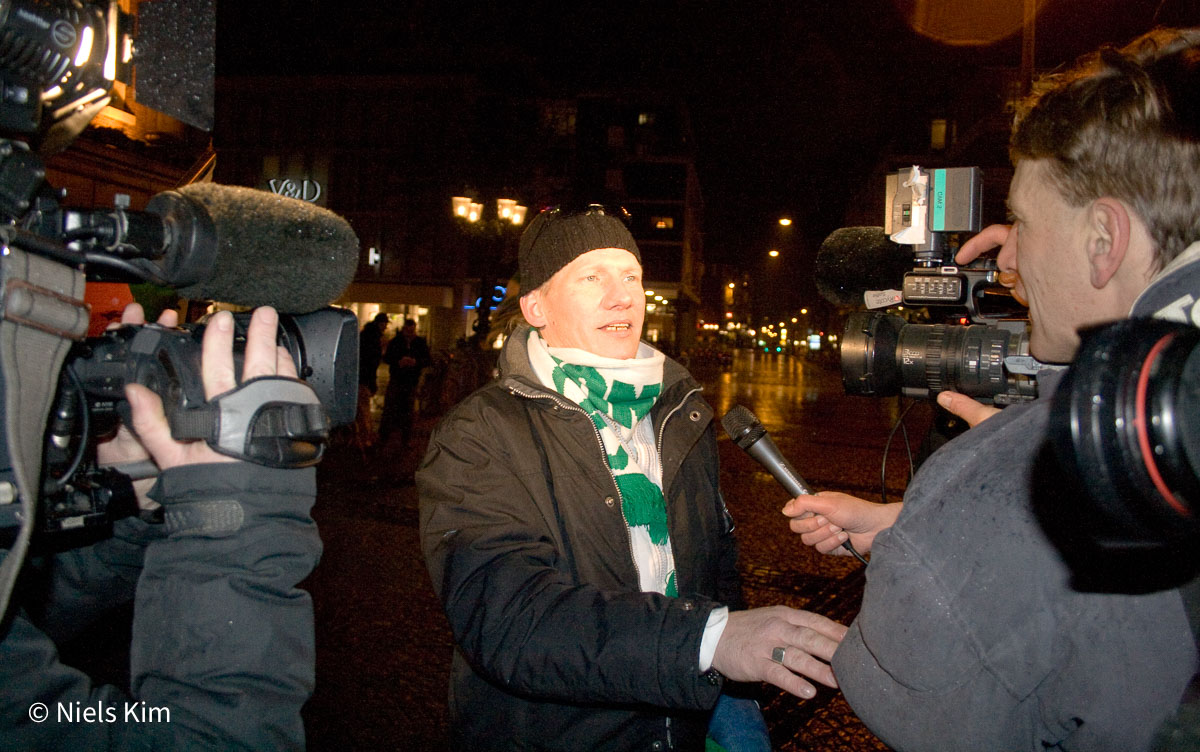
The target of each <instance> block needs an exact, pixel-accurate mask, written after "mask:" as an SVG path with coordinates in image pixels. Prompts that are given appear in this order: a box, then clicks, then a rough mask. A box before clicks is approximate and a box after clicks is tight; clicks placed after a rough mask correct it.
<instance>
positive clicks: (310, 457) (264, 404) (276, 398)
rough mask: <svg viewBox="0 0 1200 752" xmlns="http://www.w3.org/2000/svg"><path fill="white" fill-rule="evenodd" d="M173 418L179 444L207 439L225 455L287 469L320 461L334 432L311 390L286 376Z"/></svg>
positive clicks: (246, 386)
mask: <svg viewBox="0 0 1200 752" xmlns="http://www.w3.org/2000/svg"><path fill="white" fill-rule="evenodd" d="M168 419H169V421H170V424H171V435H172V436H174V437H175V438H176V439H178V440H187V439H203V440H204V441H205V442H206V443H207V444H208V445H209V446H210V447H212V448H213V449H214V450H215V451H217V452H220V453H221V454H225V455H228V456H230V457H236V458H238V459H240V460H245V461H247V462H253V463H255V464H258V465H266V466H267V467H282V468H298V467H308V466H309V465H315V464H316V463H317V462H319V461H320V459H321V456H322V455H323V454H324V451H325V444H326V441H327V440H328V438H329V429H330V421H329V416H328V414H327V413H326V411H325V408H324V407H323V406H322V405H321V401H320V399H318V398H317V393H316V392H314V391H313V389H312V387H310V386H309V385H308V384H306V383H304V382H303V381H300V380H299V379H291V378H286V377H283V376H260V377H258V378H254V379H250V380H249V381H246V382H244V383H243V384H242V385H241V386H238V387H237V388H236V389H232V390H230V391H228V392H225V393H224V394H220V395H217V396H216V397H213V398H212V399H210V400H208V401H207V402H205V403H203V404H201V405H198V406H197V407H192V408H184V409H180V410H175V411H174V412H173V413H172V414H171V415H169V416H168Z"/></svg>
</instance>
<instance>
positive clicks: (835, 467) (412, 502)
mask: <svg viewBox="0 0 1200 752" xmlns="http://www.w3.org/2000/svg"><path fill="white" fill-rule="evenodd" d="M835 358H836V356H829V357H827V359H825V360H821V361H817V360H804V359H803V358H794V357H786V356H781V355H768V354H764V353H755V352H750V351H739V352H738V353H736V355H735V357H734V359H733V362H732V365H731V367H727V368H726V369H725V370H721V369H720V368H717V367H713V368H711V369H704V370H699V369H698V370H697V371H696V374H695V375H696V377H697V378H698V379H700V380H701V382H702V384H703V385H704V394H705V396H706V398H707V399H708V400H709V402H710V403H711V404H712V405H713V408H714V410H715V413H716V417H717V426H716V429H717V435H718V439H719V447H720V458H721V482H722V490H723V493H724V495H725V499H726V502H727V503H728V505H729V509H730V512H731V514H732V515H733V517H734V520H735V522H736V524H737V526H738V537H739V540H740V542H741V558H740V569H741V571H742V574H743V580H744V584H745V591H746V597H747V600H748V602H749V605H750V606H766V605H773V604H778V603H783V604H787V605H790V606H795V607H798V608H806V609H808V610H811V611H815V612H818V613H822V614H825V615H827V616H830V617H831V618H834V619H837V620H839V621H842V622H846V623H848V622H849V621H850V620H851V619H853V616H854V614H855V613H857V610H858V606H859V602H860V599H861V595H862V587H863V582H864V577H863V571H864V567H863V565H861V564H860V563H858V562H857V561H856V560H855V559H853V558H850V557H829V556H822V555H820V554H816V553H814V552H812V551H810V550H808V549H807V548H806V547H805V546H803V545H802V544H801V543H800V541H799V539H798V537H797V536H795V535H794V534H793V533H791V532H790V530H789V529H788V527H787V524H786V520H785V518H784V517H783V515H782V514H781V513H780V509H781V508H782V506H783V504H784V502H786V501H787V498H786V493H784V492H783V491H782V490H781V488H780V487H779V486H778V485H777V484H776V483H775V481H774V479H772V478H771V476H770V475H769V474H767V472H766V471H765V470H763V469H762V468H761V466H759V465H758V463H756V462H755V461H754V460H752V459H751V458H750V457H749V456H747V455H746V454H745V453H744V452H743V451H742V450H741V449H739V448H738V447H737V446H736V445H735V444H734V443H733V442H732V441H730V440H729V438H728V436H726V434H725V432H724V430H723V429H722V428H721V426H720V417H721V416H723V415H724V414H725V413H726V412H727V411H728V410H729V408H730V407H732V406H733V405H742V406H744V407H746V408H748V409H749V410H751V411H752V412H753V413H754V414H755V415H756V416H757V417H758V418H759V420H761V421H762V423H763V425H764V426H765V427H766V429H767V430H768V431H769V432H770V434H771V436H772V438H773V439H774V441H775V443H776V444H777V445H778V446H779V448H780V451H781V452H782V453H783V455H784V456H785V457H786V458H787V459H788V460H789V461H790V462H791V464H792V465H793V466H794V467H795V469H796V470H797V472H799V474H800V475H802V476H803V477H804V478H805V479H806V480H807V481H808V483H809V485H811V486H812V487H813V488H814V489H817V490H839V491H846V492H848V493H853V494H855V495H858V496H862V497H864V498H868V499H872V500H879V499H880V497H881V485H880V483H881V461H882V459H883V453H884V446H885V444H886V443H887V441H888V436H889V433H890V432H891V430H892V427H893V425H894V423H895V420H896V417H897V415H898V414H899V408H898V406H897V400H896V399H894V398H893V399H873V398H863V397H847V396H846V395H845V394H844V392H843V390H842V385H841V375H840V371H839V370H838V366H837V362H836V359H835ZM930 413H931V410H930V406H929V405H928V404H926V403H918V404H916V405H915V406H914V408H913V409H912V410H911V411H910V413H909V414H908V416H907V417H906V419H905V424H906V430H907V437H908V441H909V444H910V445H911V448H912V451H913V452H914V453H915V452H916V451H917V449H918V446H917V445H918V444H920V442H921V441H922V438H923V436H924V434H925V432H926V429H927V427H928V424H929V420H930ZM433 422H434V419H428V420H425V421H422V422H421V423H419V424H418V427H417V430H418V436H417V437H416V438H417V439H418V441H416V442H414V443H415V444H418V445H419V446H421V447H423V445H424V441H425V439H426V437H427V435H428V431H429V430H430V428H431V427H432V424H433ZM420 452H421V449H419V448H412V449H409V450H404V449H403V448H401V447H398V446H393V447H389V448H387V449H386V450H384V451H383V452H381V453H379V454H377V455H373V456H369V455H365V454H362V453H361V452H359V451H358V450H354V449H351V448H348V447H341V448H338V449H336V450H335V451H332V452H331V454H330V456H329V457H328V458H327V459H326V461H325V462H324V463H322V465H321V466H320V469H319V473H318V478H319V483H320V495H319V497H318V502H317V508H316V511H315V512H314V516H315V517H316V518H317V521H318V523H319V524H320V526H321V533H322V538H323V539H324V541H325V555H324V557H323V559H322V562H321V564H320V566H319V567H318V568H317V571H316V572H315V573H314V574H313V576H312V577H311V578H310V579H309V580H308V582H307V584H306V586H307V587H308V588H309V589H310V591H311V592H312V593H313V596H314V601H315V603H316V614H317V640H318V658H317V661H318V665H317V690H316V694H315V695H314V697H313V699H312V700H311V701H310V702H309V704H308V706H307V707H306V708H305V721H306V728H307V729H308V734H309V747H310V748H311V749H314V750H322V749H337V750H339V752H344V750H356V749H364V750H365V749H381V748H382V749H388V748H398V747H399V748H403V749H413V750H418V749H442V748H444V738H445V724H446V687H447V677H448V674H449V662H450V654H451V651H452V641H451V637H450V633H449V629H448V627H447V624H446V620H445V618H444V616H443V615H442V613H441V610H440V606H439V605H438V603H437V602H436V600H435V598H434V595H433V590H432V588H431V586H430V584H429V579H428V575H427V574H426V572H425V568H424V563H423V561H422V559H421V553H420V550H419V548H418V545H417V498H416V490H415V488H414V487H413V485H412V473H413V471H414V470H415V468H416V465H417V463H418V461H419V459H420V457H419V455H420ZM908 472H909V466H908V460H907V458H906V457H905V450H904V438H903V434H902V432H900V431H897V432H896V435H895V438H894V439H893V441H892V446H891V450H890V451H889V461H888V464H887V468H886V493H887V497H888V498H889V499H891V500H895V499H898V498H899V497H900V495H901V494H902V493H903V489H904V486H905V484H906V482H907V478H908ZM761 702H762V704H763V709H764V714H765V716H766V718H767V721H768V725H769V727H770V730H771V737H772V742H773V744H774V746H775V748H776V749H778V750H822V751H823V750H845V751H846V752H859V751H860V750H861V751H865V750H886V749H887V748H886V747H885V746H884V745H883V744H882V743H881V742H879V741H878V740H877V739H875V737H874V736H872V735H871V734H870V732H869V731H867V730H866V729H865V728H864V727H863V726H862V724H861V723H860V722H859V721H858V720H857V719H856V718H855V717H854V714H853V712H852V711H851V710H850V708H849V706H848V705H847V704H846V703H845V701H844V700H843V699H842V696H841V693H839V692H836V691H832V690H829V689H825V688H821V689H820V690H819V692H818V695H817V697H816V698H814V699H812V700H808V701H803V700H800V699H798V698H795V697H792V696H790V695H784V694H783V693H781V692H779V691H776V690H773V689H770V688H765V687H764V689H763V693H762V696H761Z"/></svg>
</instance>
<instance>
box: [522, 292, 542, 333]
mask: <svg viewBox="0 0 1200 752" xmlns="http://www.w3.org/2000/svg"><path fill="white" fill-rule="evenodd" d="M520 302H521V313H522V314H523V315H524V316H525V320H526V321H528V322H529V325H530V326H532V327H533V328H534V329H541V328H542V327H543V326H545V325H546V314H545V312H544V311H542V298H541V295H540V294H539V291H538V290H530V291H529V292H527V293H525V294H524V295H522V296H521V298H520Z"/></svg>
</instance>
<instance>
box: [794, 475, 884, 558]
mask: <svg viewBox="0 0 1200 752" xmlns="http://www.w3.org/2000/svg"><path fill="white" fill-rule="evenodd" d="M901 507H903V504H900V503H895V504H876V503H874V502H870V501H867V500H866V499H860V498H858V497H857V496H851V495H849V494H844V493H839V492H837V491H822V492H820V493H816V494H804V495H801V496H797V497H796V498H794V499H792V500H791V501H789V502H788V503H787V504H785V505H784V507H783V513H784V514H785V515H787V516H788V517H791V518H792V519H791V521H790V522H788V527H790V528H791V529H792V532H795V533H800V540H801V541H803V542H804V544H805V545H808V546H812V547H813V548H815V549H817V550H818V551H820V552H821V553H823V554H832V555H834V556H850V555H851V554H850V552H849V551H847V550H846V549H844V548H842V547H841V546H842V544H843V543H845V542H846V540H847V539H848V540H849V541H850V543H851V545H853V546H854V547H855V548H856V549H858V550H859V551H860V552H862V553H866V552H867V551H870V550H871V545H872V544H873V543H874V542H875V536H876V535H877V534H878V533H879V531H880V530H885V529H887V528H889V527H891V526H892V524H893V523H895V521H896V517H897V516H899V514H900V509H901Z"/></svg>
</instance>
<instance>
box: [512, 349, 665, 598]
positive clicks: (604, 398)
mask: <svg viewBox="0 0 1200 752" xmlns="http://www.w3.org/2000/svg"><path fill="white" fill-rule="evenodd" d="M528 349H529V361H530V364H531V365H532V366H533V370H534V373H536V374H537V377H538V379H539V380H540V381H541V382H542V384H543V385H544V386H546V387H547V388H550V389H553V390H554V391H556V392H558V393H559V394H561V395H563V396H564V397H566V398H567V399H569V400H571V401H572V402H574V403H576V404H577V405H579V406H580V407H582V408H583V409H584V410H585V411H587V413H588V416H589V417H591V419H592V423H593V425H595V426H596V430H597V431H599V433H600V439H601V441H602V442H603V443H604V452H605V455H606V456H607V458H608V468H609V471H610V472H611V473H612V476H613V480H614V481H615V482H616V484H617V489H618V490H619V491H620V494H621V510H622V512H624V515H625V524H626V525H628V526H629V534H630V540H631V542H632V546H633V556H634V561H635V562H636V563H637V568H638V573H639V576H640V578H641V582H640V585H641V588H642V590H645V591H651V592H656V593H663V594H665V595H669V596H676V595H678V589H677V586H676V583H675V560H674V556H673V555H672V553H671V541H670V536H669V535H668V531H667V506H666V501H665V500H664V499H663V493H662V463H661V461H660V459H659V457H658V451H657V448H656V447H655V446H654V431H653V428H652V427H651V425H650V422H649V421H644V420H642V419H643V418H645V417H646V416H647V415H648V414H649V413H650V408H651V407H653V406H654V403H655V402H656V401H657V400H658V397H659V395H660V394H661V393H662V374H663V363H664V361H665V358H664V356H663V354H662V353H661V352H659V351H657V350H655V349H654V348H652V347H650V346H649V345H646V344H644V343H643V344H641V345H639V347H638V352H637V355H636V357H634V358H630V359H628V360H622V359H617V358H606V357H602V356H599V355H594V354H592V353H589V352H587V351H586V350H580V349H576V348H567V347H548V346H547V345H546V343H545V342H544V341H543V340H542V338H541V336H540V335H539V334H538V333H537V331H536V330H535V331H531V332H530V334H529V346H528Z"/></svg>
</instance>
